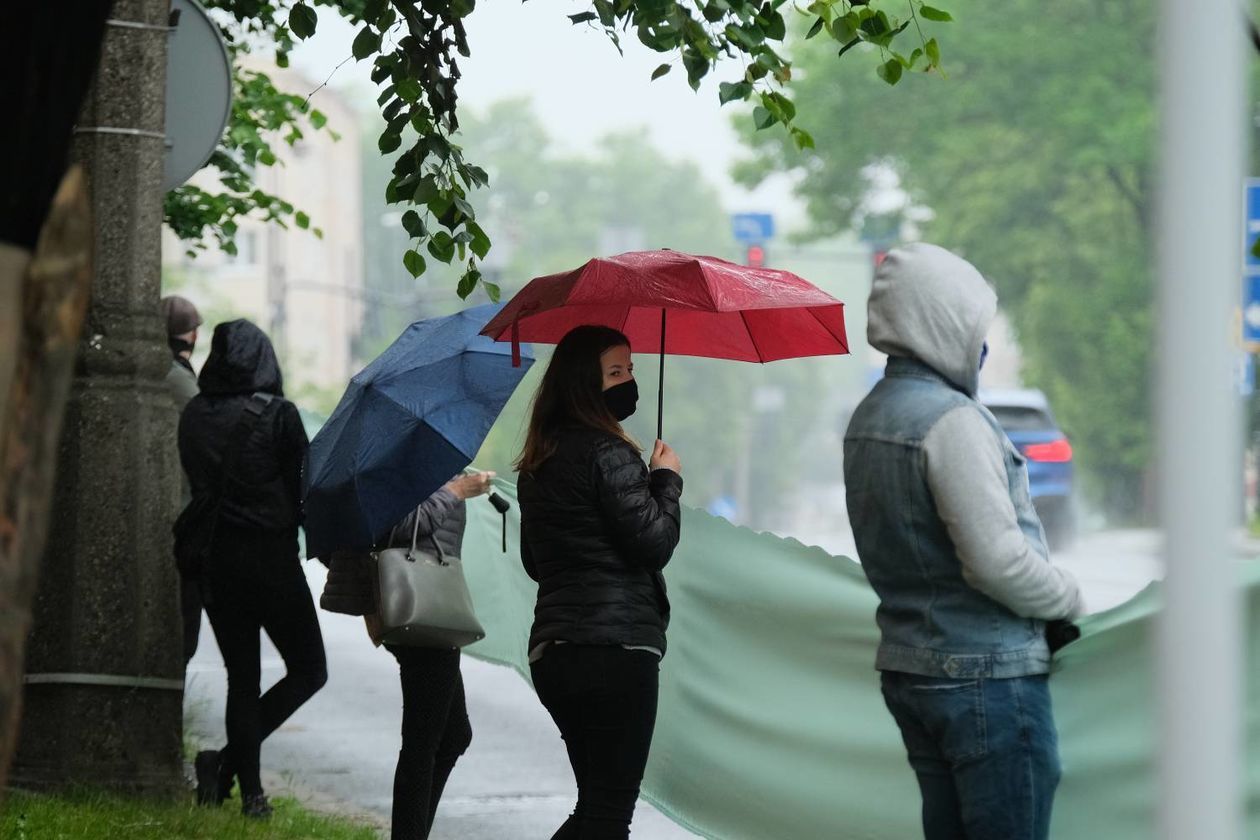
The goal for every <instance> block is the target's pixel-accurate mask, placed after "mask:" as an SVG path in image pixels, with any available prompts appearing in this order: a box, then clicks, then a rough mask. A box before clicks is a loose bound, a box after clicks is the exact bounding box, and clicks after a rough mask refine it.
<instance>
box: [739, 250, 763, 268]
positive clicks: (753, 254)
mask: <svg viewBox="0 0 1260 840" xmlns="http://www.w3.org/2000/svg"><path fill="white" fill-rule="evenodd" d="M744 263H745V265H747V266H748V267H749V268H765V265H766V249H765V246H763V245H749V246H748V253H747V254H746V255H745V258H744Z"/></svg>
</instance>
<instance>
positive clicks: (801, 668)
mask: <svg viewBox="0 0 1260 840" xmlns="http://www.w3.org/2000/svg"><path fill="white" fill-rule="evenodd" d="M499 492H500V493H502V494H503V495H505V496H507V497H509V498H510V499H511V500H512V501H513V503H514V504H513V512H512V514H511V517H512V518H511V519H510V521H509V523H508V551H507V553H506V554H504V553H502V551H501V548H502V546H501V544H500V536H501V534H500V529H501V527H502V526H501V522H500V519H499V516H498V514H496V513H495V512H494V510H493V509H492V508H491V507H490V506H489V505H485V504H472V505H470V506H469V524H468V534H467V536H466V538H465V542H464V562H465V564H466V569H467V574H468V578H469V585H470V586H471V588H472V591H473V597H474V599H475V601H476V604H477V612H478V615H479V616H480V617H481V619H482V622H483V623H484V624H485V627H486V632H487V635H486V639H485V640H484V641H482V642H480V643H478V644H477V645H476V646H474V647H472V648H469V649H468V651H469V653H471V654H473V655H475V656H477V657H479V658H482V659H485V660H488V661H491V662H497V663H501V664H504V665H508V666H511V667H513V668H515V669H516V670H517V671H519V672H520V673H521V674H522V675H523V676H524V677H525V678H526V679H527V680H528V679H529V667H528V662H527V652H526V645H527V641H528V636H529V628H530V624H531V622H532V619H533V605H534V597H535V592H536V589H535V584H534V582H533V581H531V580H530V579H529V578H528V577H527V576H526V575H525V573H524V571H523V570H522V569H521V565H520V559H519V558H520V553H519V533H520V528H519V524H520V520H519V513H518V512H517V510H516V506H515V493H514V488H513V487H512V486H511V485H508V484H504V483H500V485H499ZM682 534H683V537H682V542H681V544H680V545H679V547H678V550H677V552H676V553H675V554H674V559H673V560H672V561H671V563H670V565H669V567H668V569H667V571H666V578H667V579H668V582H669V589H670V600H671V602H672V604H673V619H672V623H671V625H670V628H669V652H668V654H667V655H666V657H665V659H664V662H663V663H662V666H661V698H660V711H659V714H658V717H657V726H656V736H655V739H654V741H653V743H652V756H651V759H650V761H649V763H648V769H647V777H646V779H645V780H644V786H643V795H644V796H645V797H646V798H647V799H648V800H650V801H651V802H652V803H653V804H654V805H655V806H656V807H658V808H659V809H660V810H661V811H663V812H664V813H666V814H668V815H669V816H670V817H672V818H673V819H674V820H676V821H677V822H679V823H680V824H682V825H684V826H686V827H687V828H689V829H691V830H692V831H694V832H696V833H697V834H700V835H702V836H705V837H712V838H722V839H723V840H737V839H739V838H757V839H758V840H912V838H916V837H920V836H922V835H921V832H920V828H919V793H918V787H917V785H916V784H915V780H914V774H913V773H912V772H911V770H910V767H909V765H908V764H907V762H906V757H905V751H904V748H903V747H902V744H901V738H900V735H899V734H898V732H897V729H896V726H895V725H894V724H893V721H892V718H891V717H890V715H889V714H888V711H887V710H886V709H885V708H884V703H883V699H882V697H881V696H880V692H879V677H878V674H877V672H876V671H875V670H874V667H873V663H874V661H875V647H876V644H877V642H878V630H877V628H876V626H875V617H874V616H875V605H876V599H875V594H874V593H873V592H872V591H871V588H870V586H869V585H868V584H867V582H866V578H865V577H864V576H863V574H862V570H861V568H860V567H859V566H858V565H857V564H856V563H854V562H853V561H851V560H849V559H847V558H844V557H834V556H832V555H830V554H828V553H827V552H825V551H823V550H822V549H820V548H816V547H807V546H804V545H801V544H800V543H799V542H796V541H795V540H790V539H781V538H779V537H775V536H773V535H770V534H764V533H755V532H753V531H750V530H748V529H747V528H739V527H736V526H734V525H731V524H730V523H729V522H727V521H726V520H724V519H719V518H715V517H713V516H710V515H708V514H707V513H704V512H702V511H698V510H693V509H686V510H685V511H684V517H683V528H682ZM1244 576H1245V581H1244V583H1245V586H1246V592H1247V601H1248V619H1247V621H1248V625H1247V633H1248V639H1253V638H1256V636H1257V629H1258V628H1257V622H1260V610H1257V609H1256V608H1255V607H1256V605H1255V603H1254V602H1255V601H1256V600H1257V593H1258V592H1260V586H1257V584H1258V583H1260V564H1256V563H1249V564H1247V565H1246V567H1245V572H1244ZM1158 598H1159V592H1158V585H1152V586H1151V587H1148V588H1147V589H1146V590H1144V591H1143V592H1142V593H1140V594H1139V595H1138V596H1137V597H1135V598H1133V599H1132V600H1130V601H1129V602H1128V603H1126V604H1123V605H1121V606H1119V607H1117V608H1115V609H1113V610H1110V611H1108V612H1106V613H1102V614H1099V615H1096V616H1091V617H1090V618H1088V619H1086V620H1085V621H1084V622H1082V630H1083V633H1084V635H1083V638H1082V639H1081V640H1080V641H1078V642H1075V643H1074V644H1072V645H1070V646H1068V647H1067V648H1065V649H1064V650H1063V651H1062V652H1061V654H1060V655H1059V657H1058V658H1057V659H1056V671H1055V673H1054V675H1053V677H1052V679H1051V686H1052V689H1053V694H1054V703H1055V714H1056V719H1057V721H1058V727H1059V737H1060V752H1061V755H1062V759H1063V765H1064V776H1063V782H1062V785H1061V786H1060V788H1059V795H1058V797H1057V799H1056V801H1055V808H1054V825H1053V831H1052V836H1053V837H1054V838H1056V840H1149V838H1151V837H1154V836H1155V834H1156V832H1155V800H1156V795H1157V791H1156V764H1155V750H1156V738H1155V685H1154V654H1153V649H1152V641H1153V633H1152V630H1153V626H1152V621H1153V614H1154V612H1155V611H1156V609H1157V606H1158ZM1258 681H1260V668H1258V667H1257V666H1256V664H1255V662H1254V661H1253V660H1252V659H1251V658H1250V657H1249V658H1248V664H1247V673H1246V686H1247V690H1248V696H1249V697H1255V696H1256V691H1257V688H1258V685H1257V683H1258ZM1246 724H1247V743H1246V747H1247V748H1248V756H1249V760H1248V766H1247V777H1246V801H1247V806H1248V811H1247V830H1246V832H1245V834H1246V836H1249V837H1260V759H1257V758H1250V756H1257V757H1260V750H1257V749H1256V747H1257V746H1258V744H1257V738H1258V736H1260V709H1257V708H1256V707H1255V706H1254V705H1252V704H1250V703H1249V704H1248V707H1247V716H1246ZM556 737H557V738H558V737H559V734H557V736H556Z"/></svg>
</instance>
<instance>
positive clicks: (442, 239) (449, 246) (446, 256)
mask: <svg viewBox="0 0 1260 840" xmlns="http://www.w3.org/2000/svg"><path fill="white" fill-rule="evenodd" d="M429 253H430V254H432V255H433V258H434V259H435V260H439V261H441V262H444V263H450V261H451V259H452V258H453V257H454V256H455V240H453V239H451V237H450V234H448V233H447V232H446V231H444V230H439V231H438V232H437V233H435V234H433V237H432V238H431V239H430V240H429Z"/></svg>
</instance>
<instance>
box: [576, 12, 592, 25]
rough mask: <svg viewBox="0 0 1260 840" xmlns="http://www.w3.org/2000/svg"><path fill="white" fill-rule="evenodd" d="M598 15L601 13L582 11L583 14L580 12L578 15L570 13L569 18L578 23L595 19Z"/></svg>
mask: <svg viewBox="0 0 1260 840" xmlns="http://www.w3.org/2000/svg"><path fill="white" fill-rule="evenodd" d="M598 17H599V15H597V14H595V13H594V12H582V13H581V14H578V15H569V20H571V21H573V22H574V23H575V24H577V23H586V22H587V21H590V20H595V19H596V18H598Z"/></svg>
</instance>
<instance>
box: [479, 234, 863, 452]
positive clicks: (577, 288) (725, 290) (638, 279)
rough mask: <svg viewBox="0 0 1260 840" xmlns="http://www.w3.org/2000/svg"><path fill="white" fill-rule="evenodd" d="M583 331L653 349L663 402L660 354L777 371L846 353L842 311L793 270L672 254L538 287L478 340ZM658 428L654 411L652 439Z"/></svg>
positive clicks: (592, 269)
mask: <svg viewBox="0 0 1260 840" xmlns="http://www.w3.org/2000/svg"><path fill="white" fill-rule="evenodd" d="M582 324H601V325H604V326H608V327H614V328H616V329H619V330H621V331H622V332H623V333H625V334H626V337H627V338H629V339H630V346H631V347H633V348H636V349H642V348H644V347H657V346H659V347H660V352H661V385H660V394H659V396H658V399H662V400H663V398H664V394H665V354H666V353H672V354H674V355H678V356H703V357H706V358H711V359H733V360H736V361H744V362H773V361H776V360H779V359H793V358H800V357H803V356H826V355H833V354H835V355H843V354H845V353H848V352H849V343H848V341H847V339H846V338H845V332H844V304H843V303H841V302H840V301H838V300H836V299H835V298H833V297H832V296H831V295H829V294H827V293H826V292H824V291H822V290H821V289H819V288H817V287H816V286H814V285H813V284H812V283H809V282H808V281H806V280H803V279H802V278H800V277H798V276H796V275H795V274H792V273H791V272H789V271H780V270H778V269H772V268H749V267H748V266H743V265H736V264H735V263H731V262H727V261H726V260H720V259H718V258H716V257H696V256H692V255H690V254H684V253H682V252H680V251H669V250H663V251H634V252H631V253H628V254H620V255H618V256H615V257H605V258H603V259H593V260H591V261H590V262H588V263H586V264H585V265H583V266H582V267H581V268H578V269H575V270H573V271H568V272H564V273H561V274H552V275H549V276H547V277H538V278H535V279H533V280H531V281H530V282H529V284H528V285H527V286H525V288H523V289H521V291H520V292H518V293H517V294H516V296H515V297H513V298H512V300H511V301H509V302H508V304H507V306H505V307H503V309H502V310H501V311H500V312H499V314H498V315H496V316H495V317H494V319H493V320H492V321H490V323H489V324H487V325H486V328H485V329H484V330H482V331H481V332H482V335H488V336H490V337H491V338H493V339H495V340H496V341H509V340H510V341H512V342H513V344H514V345H519V344H520V343H521V342H534V343H541V344H555V343H557V342H558V341H560V339H561V338H563V337H564V336H565V334H566V333H568V331H569V330H571V329H573V328H574V327H576V326H580V325H582ZM667 325H668V328H667ZM513 356H514V357H515V353H514V354H513ZM663 419H664V414H663V408H662V407H661V405H660V404H658V406H657V418H656V431H657V436H658V437H659V436H660V434H661V432H662V425H663V423H662V421H663Z"/></svg>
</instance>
